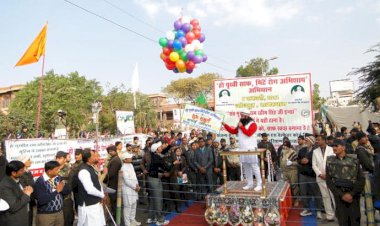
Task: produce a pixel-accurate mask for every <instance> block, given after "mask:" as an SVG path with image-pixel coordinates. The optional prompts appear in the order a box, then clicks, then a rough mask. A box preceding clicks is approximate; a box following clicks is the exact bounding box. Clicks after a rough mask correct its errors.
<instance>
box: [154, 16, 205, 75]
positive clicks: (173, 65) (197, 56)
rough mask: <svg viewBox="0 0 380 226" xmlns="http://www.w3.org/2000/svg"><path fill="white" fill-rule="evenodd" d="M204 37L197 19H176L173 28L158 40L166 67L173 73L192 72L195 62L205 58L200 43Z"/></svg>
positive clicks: (203, 60) (202, 60)
mask: <svg viewBox="0 0 380 226" xmlns="http://www.w3.org/2000/svg"><path fill="white" fill-rule="evenodd" d="M205 39H206V36H205V35H204V34H203V33H202V32H201V26H200V25H199V21H198V20H197V19H190V18H189V17H181V18H179V19H178V20H176V21H175V22H174V30H172V31H168V32H167V33H166V37H163V38H160V40H159V43H160V46H162V53H161V54H160V57H161V59H162V60H163V61H164V62H165V66H166V68H167V69H168V70H172V71H173V72H175V73H178V72H180V73H183V72H187V73H189V74H190V73H192V72H193V70H194V68H195V65H196V64H200V63H202V62H205V61H206V60H207V55H206V54H205V53H204V52H203V44H202V43H203V42H204V41H205Z"/></svg>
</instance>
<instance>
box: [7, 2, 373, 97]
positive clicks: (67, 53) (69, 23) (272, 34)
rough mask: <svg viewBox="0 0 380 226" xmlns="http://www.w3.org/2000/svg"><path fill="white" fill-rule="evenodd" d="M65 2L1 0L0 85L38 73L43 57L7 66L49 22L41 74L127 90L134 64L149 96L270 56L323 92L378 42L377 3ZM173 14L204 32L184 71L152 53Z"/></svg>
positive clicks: (227, 75)
mask: <svg viewBox="0 0 380 226" xmlns="http://www.w3.org/2000/svg"><path fill="white" fill-rule="evenodd" d="M67 1H70V2H72V3H74V4H77V5H79V6H81V7H83V8H84V9H86V10H89V11H91V12H94V13H96V14H98V15H100V16H102V17H103V18H106V19H107V20H110V21H112V22H109V21H106V20H104V19H101V18H99V17H97V16H95V15H93V14H90V13H88V12H86V11H84V10H82V9H80V8H78V7H76V6H73V5H72V4H70V3H68V2H67ZM67 1H65V0H54V1H51V0H18V1H14V0H1V2H0V28H1V32H0V50H1V52H2V54H0V87H4V86H10V85H14V84H25V83H27V82H29V81H31V80H33V79H34V78H35V77H38V76H40V75H41V67H42V61H40V62H39V63H36V64H31V65H27V66H22V67H16V68H15V67H14V65H15V64H16V62H17V61H18V60H19V58H20V57H21V56H22V55H23V53H24V51H25V50H26V49H27V47H28V46H29V44H30V43H31V42H32V41H33V39H34V38H35V37H36V36H37V34H38V33H39V31H40V30H41V29H42V27H43V25H44V24H45V23H46V22H47V21H48V26H49V27H48V37H47V46H46V60H45V71H48V70H51V69H53V70H54V71H55V73H58V74H68V73H70V72H73V71H78V72H79V73H80V75H84V76H86V78H88V79H96V80H97V81H99V82H100V84H101V85H102V86H103V87H104V90H105V91H106V90H107V89H109V88H110V87H114V86H119V85H120V84H124V85H125V86H126V87H131V78H132V72H133V68H134V67H135V65H136V63H138V65H139V75H140V91H141V92H144V93H148V94H151V93H158V92H161V90H162V88H163V87H165V86H166V85H167V84H169V82H170V81H171V80H174V79H179V78H186V77H196V76H199V75H201V74H202V73H209V72H211V73H218V74H220V75H221V76H223V77H225V78H232V77H235V73H236V69H237V68H238V67H239V66H240V65H242V64H244V63H245V62H246V61H248V60H250V59H252V58H255V57H263V58H266V59H269V58H272V57H274V56H276V57H278V58H277V59H276V60H274V61H270V64H271V66H274V67H277V68H278V69H279V74H293V73H304V72H310V73H311V74H312V82H313V83H318V84H320V89H321V95H322V96H329V81H331V80H337V79H345V78H352V79H353V80H354V81H355V82H357V77H348V76H347V74H348V73H349V72H351V71H352V70H353V68H358V67H361V66H364V65H366V64H368V63H369V62H371V61H372V60H374V55H373V54H368V53H367V54H365V52H366V51H367V50H368V49H369V48H370V47H371V46H373V45H375V44H377V43H379V42H380V1H379V0H377V1H375V0H361V1H351V0H345V1H343V0H289V1H288V0H239V1H237V0H192V1H187V0H182V1H173V0H67ZM181 15H184V16H189V17H192V18H197V19H199V20H200V23H201V24H200V25H201V27H202V32H203V33H205V35H206V41H205V42H204V47H203V48H204V51H205V53H206V54H207V55H208V61H207V62H206V63H202V64H200V65H199V66H198V67H197V68H196V69H195V70H194V72H193V73H192V74H190V75H189V74H186V73H185V74H175V73H173V72H172V71H168V70H167V69H166V67H165V65H164V63H163V62H162V61H161V59H160V57H159V56H160V53H161V50H162V49H161V47H160V46H159V44H158V39H159V38H160V37H165V35H166V32H167V31H169V30H172V29H173V23H174V21H175V20H176V19H178V18H179V17H180V16H181ZM115 23H116V24H118V25H115ZM136 33H138V34H140V35H141V36H140V35H137V34H136ZM356 84H357V83H356Z"/></svg>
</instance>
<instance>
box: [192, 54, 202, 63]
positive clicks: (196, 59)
mask: <svg viewBox="0 0 380 226" xmlns="http://www.w3.org/2000/svg"><path fill="white" fill-rule="evenodd" d="M193 61H194V62H195V63H196V64H200V63H202V61H203V57H202V56H198V55H195V57H194V59H193Z"/></svg>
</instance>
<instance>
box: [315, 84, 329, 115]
mask: <svg viewBox="0 0 380 226" xmlns="http://www.w3.org/2000/svg"><path fill="white" fill-rule="evenodd" d="M325 102H326V100H325V98H321V96H320V91H319V84H317V83H314V84H313V108H314V110H319V109H320V108H321V107H322V105H323V104H324V103H325Z"/></svg>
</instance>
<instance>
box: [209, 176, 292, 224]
mask: <svg viewBox="0 0 380 226" xmlns="http://www.w3.org/2000/svg"><path fill="white" fill-rule="evenodd" d="M245 185H246V182H245V181H228V182H227V192H226V191H225V186H221V187H219V188H218V189H217V190H216V192H215V193H214V194H210V195H207V196H206V203H207V206H211V204H212V203H213V204H215V206H216V207H218V206H220V205H225V206H226V207H231V206H232V205H234V204H236V203H237V204H238V205H239V206H243V205H244V204H245V202H246V201H249V203H250V205H251V207H252V209H263V210H264V211H268V210H269V209H275V210H276V211H278V212H279V213H280V215H281V222H280V224H281V225H286V223H285V222H286V219H287V218H288V215H289V210H290V209H291V207H292V196H291V189H290V186H289V184H288V183H287V182H285V181H276V182H266V183H265V185H266V194H267V195H266V196H265V197H263V196H262V193H261V192H255V191H254V190H253V189H251V190H243V187H244V186H245Z"/></svg>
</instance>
